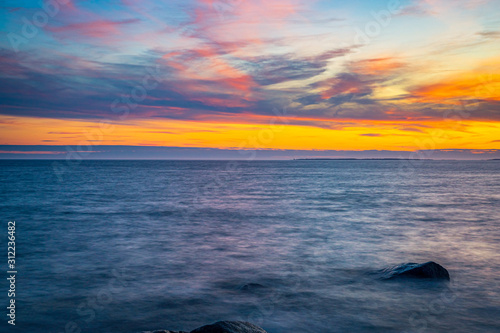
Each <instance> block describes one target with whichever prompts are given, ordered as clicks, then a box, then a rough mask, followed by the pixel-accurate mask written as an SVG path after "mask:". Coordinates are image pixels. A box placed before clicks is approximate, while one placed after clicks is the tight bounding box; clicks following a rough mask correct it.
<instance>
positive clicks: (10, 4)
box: [0, 0, 500, 151]
mask: <svg viewBox="0 0 500 333" xmlns="http://www.w3.org/2000/svg"><path fill="white" fill-rule="evenodd" d="M49 4H50V5H49ZM448 4H449V2H447V1H445V0H432V1H431V0H405V1H403V0H401V1H397V0H396V1H364V0H358V1H352V2H349V3H336V2H332V1H300V0H292V1H284V0H272V1H260V0H258V1H240V0H232V1H231V0H224V1H222V0H220V1H217V0H210V1H209V0H197V1H169V2H163V1H154V0H148V1H135V0H122V1H118V2H113V4H109V3H108V2H105V3H104V2H103V3H98V2H88V1H78V0H72V1H62V0H61V1H59V2H58V1H55V0H54V1H49V2H47V4H46V6H45V7H43V8H42V7H40V6H39V5H38V4H36V5H33V2H30V1H10V0H9V1H7V2H6V5H5V6H4V7H3V8H2V9H1V12H2V20H1V22H2V23H1V25H0V29H1V31H2V35H3V36H4V38H2V42H1V44H0V47H1V49H0V60H1V62H0V82H1V87H2V89H1V92H0V94H1V95H0V128H1V131H0V144H1V145H79V144H82V142H87V143H90V144H92V145H133V146H168V147H210V148H227V149H242V148H244V149H249V148H252V149H253V148H255V149H302V150H374V149H380V150H381V149H383V150H393V151H403V150H410V151H411V150H418V149H423V148H422V147H423V146H426V147H427V148H426V149H476V150H496V149H500V141H499V140H498V139H499V138H498V134H499V133H500V131H499V129H500V46H499V45H500V43H499V39H500V32H499V31H498V30H497V28H498V22H499V21H498V16H495V15H497V13H498V11H499V10H500V8H499V5H498V2H495V1H483V0H459V1H456V2H454V5H453V6H449V5H448ZM111 13H112V14H111ZM89 133H93V134H89ZM252 138H257V139H252ZM252 140H253V142H254V144H245V142H247V143H248V142H252Z"/></svg>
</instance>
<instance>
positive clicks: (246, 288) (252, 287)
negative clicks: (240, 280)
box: [240, 283, 265, 291]
mask: <svg viewBox="0 0 500 333" xmlns="http://www.w3.org/2000/svg"><path fill="white" fill-rule="evenodd" d="M263 288H265V286H263V285H261V284H260V283H247V284H244V285H242V286H241V287H240V290H243V291H254V290H259V289H263Z"/></svg>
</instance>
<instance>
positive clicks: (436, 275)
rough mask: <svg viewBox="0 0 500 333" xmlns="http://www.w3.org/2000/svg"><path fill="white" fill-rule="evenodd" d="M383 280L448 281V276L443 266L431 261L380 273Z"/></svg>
mask: <svg viewBox="0 0 500 333" xmlns="http://www.w3.org/2000/svg"><path fill="white" fill-rule="evenodd" d="M382 278H383V279H385V280H391V279H397V278H418V279H434V280H448V281H449V280H450V274H449V273H448V271H447V270H446V268H444V267H443V266H441V265H439V264H436V263H435V262H433V261H429V262H426V263H424V264H416V263H406V264H401V265H399V266H395V267H392V268H389V269H386V270H384V271H382Z"/></svg>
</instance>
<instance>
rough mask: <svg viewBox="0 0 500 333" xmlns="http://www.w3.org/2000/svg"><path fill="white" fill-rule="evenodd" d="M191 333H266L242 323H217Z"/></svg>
mask: <svg viewBox="0 0 500 333" xmlns="http://www.w3.org/2000/svg"><path fill="white" fill-rule="evenodd" d="M191 333H267V332H266V331H264V330H263V329H262V328H260V327H258V326H255V325H253V324H250V323H247V322H244V321H219V322H216V323H215V324H212V325H206V326H203V327H200V328H197V329H195V330H193V331H191Z"/></svg>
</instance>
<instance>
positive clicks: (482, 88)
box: [411, 59, 500, 104]
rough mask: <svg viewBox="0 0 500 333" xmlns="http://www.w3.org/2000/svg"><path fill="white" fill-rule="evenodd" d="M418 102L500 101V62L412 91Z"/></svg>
mask: <svg viewBox="0 0 500 333" xmlns="http://www.w3.org/2000/svg"><path fill="white" fill-rule="evenodd" d="M411 93H412V94H413V95H414V96H416V98H417V101H418V102H423V103H428V102H437V101H438V102H441V103H450V104H456V103H457V102H458V101H457V100H485V101H500V62H499V59H495V60H492V61H489V62H488V63H485V64H484V65H483V66H481V67H479V68H477V69H476V70H474V71H470V72H462V73H459V74H455V75H453V76H449V77H447V78H445V79H443V80H441V82H438V83H433V84H429V85H423V86H420V87H417V88H415V89H413V90H412V91H411Z"/></svg>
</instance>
